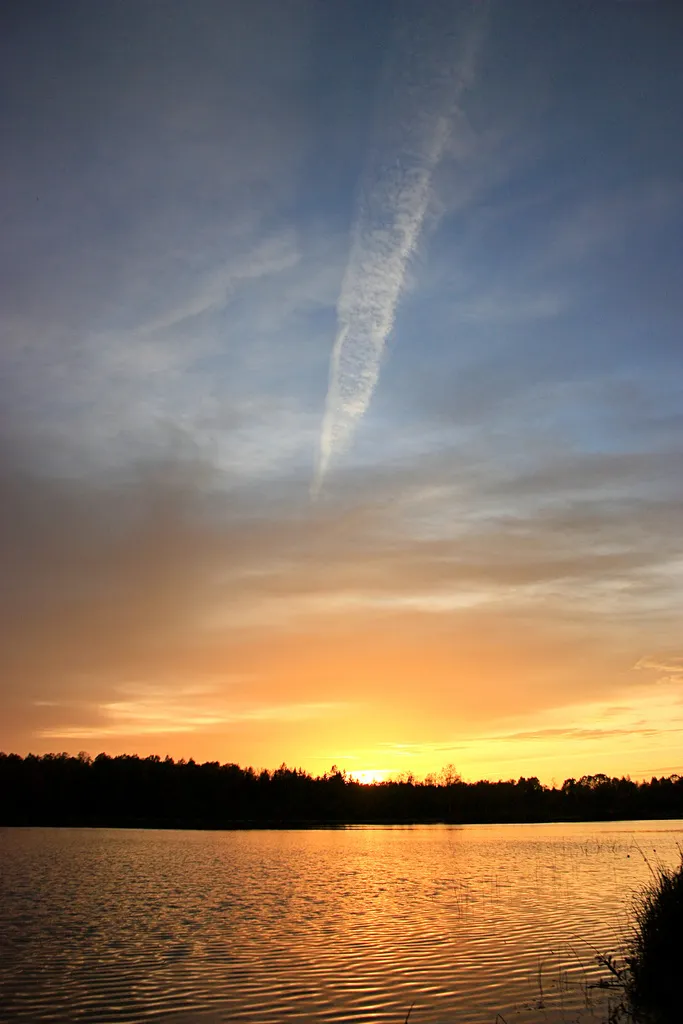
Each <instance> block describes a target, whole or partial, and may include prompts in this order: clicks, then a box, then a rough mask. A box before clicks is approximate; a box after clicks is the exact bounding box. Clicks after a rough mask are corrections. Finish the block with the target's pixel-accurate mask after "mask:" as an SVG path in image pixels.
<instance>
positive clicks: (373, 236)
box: [311, 0, 484, 497]
mask: <svg viewBox="0 0 683 1024" xmlns="http://www.w3.org/2000/svg"><path fill="white" fill-rule="evenodd" d="M397 7H398V8H399V11H403V12H405V13H407V14H408V17H407V18H401V20H400V23H399V27H398V31H397V32H396V33H395V36H394V38H393V40H392V47H391V51H390V55H389V59H388V61H387V64H386V67H385V73H384V76H383V81H382V85H381V86H380V95H379V103H378V107H377V112H376V121H375V126H376V131H375V144H374V146H373V150H372V152H371V155H370V160H369V162H368V166H367V168H366V172H365V174H364V176H363V179H362V181H361V186H360V192H359V201H358V204H357V209H356V216H355V221H354V226H353V232H352V240H351V251H350V254H349V260H348V263H347V267H346V272H345V274H344V279H343V282H342V287H341V292H340V295H339V300H338V302H337V332H336V337H335V342H334V347H333V350H332V355H331V359H330V371H329V384H328V391H327V400H326V404H325V415H324V418H323V425H322V431H321V436H320V448H319V452H318V461H317V466H316V472H315V476H314V479H313V483H312V486H311V493H312V495H313V497H316V496H317V495H318V494H319V492H320V488H321V486H322V484H323V481H324V479H325V476H326V474H327V471H328V469H329V466H330V462H331V460H332V458H333V456H334V455H336V454H338V453H340V452H342V451H343V450H344V449H345V448H346V447H347V445H348V443H349V441H350V439H351V436H352V434H353V432H354V430H355V428H356V426H357V424H358V423H359V421H360V419H361V418H362V416H363V414H364V413H365V411H366V409H367V408H368V405H369V404H370V399H371V398H372V394H373V392H374V390H375V386H376V384H377V380H378V377H379V370H380V363H381V359H382V353H383V351H384V346H385V344H386V341H387V338H388V337H389V335H390V333H391V330H392V328H393V325H394V319H395V315H396V307H397V305H398V302H399V299H400V296H401V290H402V288H403V283H404V278H405V273H406V268H407V265H408V261H409V260H410V257H411V256H412V254H413V253H414V252H415V248H416V246H417V243H418V241H419V238H420V232H421V230H422V224H423V221H424V218H425V214H426V212H427V209H428V206H429V202H430V199H431V193H432V175H433V172H434V169H435V167H436V165H437V164H438V162H439V160H440V158H441V156H442V154H443V151H444V147H445V146H446V143H447V141H448V137H449V134H450V132H451V124H452V121H453V118H454V115H455V114H456V112H457V111H458V107H459V101H460V97H461V95H462V92H463V90H464V89H465V88H466V87H467V86H468V85H469V84H470V82H471V81H472V78H473V69H474V59H475V55H476V51H477V49H478V45H479V41H480V38H481V26H482V21H481V18H480V17H477V19H476V22H474V23H473V22H471V21H470V23H469V24H468V25H467V27H466V29H465V30H464V32H463V34H462V35H461V44H460V47H458V46H457V44H456V43H454V29H458V28H459V26H458V25H457V24H456V25H453V21H454V20H455V19H454V12H456V13H457V11H458V10H460V12H461V13H462V11H463V9H464V10H465V11H467V9H468V7H469V5H455V4H454V3H453V2H452V0H450V2H446V3H444V4H441V3H436V4H426V3H423V2H420V3H419V4H418V3H417V2H412V0H410V2H408V3H407V4H406V3H398V4H397ZM476 7H477V11H480V10H483V7H484V5H483V4H481V5H476ZM472 10H474V7H471V8H470V12H471V11H472ZM458 51H459V52H458Z"/></svg>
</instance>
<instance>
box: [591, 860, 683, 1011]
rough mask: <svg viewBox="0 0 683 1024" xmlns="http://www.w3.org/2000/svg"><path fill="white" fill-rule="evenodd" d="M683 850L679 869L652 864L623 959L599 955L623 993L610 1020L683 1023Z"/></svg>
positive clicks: (637, 904) (635, 907) (637, 906)
mask: <svg viewBox="0 0 683 1024" xmlns="http://www.w3.org/2000/svg"><path fill="white" fill-rule="evenodd" d="M680 853H681V862H680V864H679V865H678V867H677V868H665V867H662V866H661V865H660V866H657V867H652V866H651V865H650V869H651V872H652V880H651V882H650V883H649V885H647V886H646V887H645V889H644V890H643V891H642V892H641V893H640V895H639V896H638V897H637V898H636V901H635V905H634V926H633V931H632V934H631V936H630V939H629V940H628V942H627V944H626V950H625V955H624V958H623V960H622V961H619V960H618V959H617V958H615V957H613V956H610V955H607V956H599V957H598V960H599V962H600V963H601V964H602V965H603V966H604V967H606V968H607V969H608V970H609V972H610V973H611V975H612V977H613V979H614V982H615V984H617V985H618V986H619V987H620V988H621V989H622V992H623V998H622V1000H621V1002H620V1004H619V1006H618V1007H617V1008H616V1009H615V1011H614V1012H613V1014H612V1016H611V1018H610V1024H619V1022H622V1021H623V1022H633V1024H683V850H681V851H680ZM648 863H649V862H648Z"/></svg>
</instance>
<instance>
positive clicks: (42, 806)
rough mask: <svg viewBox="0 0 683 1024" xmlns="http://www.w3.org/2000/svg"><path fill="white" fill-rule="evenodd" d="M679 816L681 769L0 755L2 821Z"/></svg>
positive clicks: (166, 823) (245, 822)
mask: <svg viewBox="0 0 683 1024" xmlns="http://www.w3.org/2000/svg"><path fill="white" fill-rule="evenodd" d="M638 818H683V778H681V777H679V776H678V775H671V776H668V777H661V778H656V777H653V778H652V779H651V780H650V781H645V782H634V781H632V780H631V779H630V778H628V777H625V778H610V777H609V776H607V775H603V774H598V775H584V776H583V777H581V778H580V779H567V780H566V781H565V782H564V783H563V784H562V785H561V786H550V787H548V786H544V785H542V784H541V783H540V782H539V780H538V779H537V778H520V779H518V780H516V781H515V780H512V779H510V780H506V781H502V780H501V781H498V782H490V781H480V782H464V781H463V780H462V779H461V778H460V776H459V775H458V773H457V772H456V771H455V770H454V769H453V768H452V766H449V767H448V768H446V769H443V770H442V771H441V772H440V773H438V774H437V775H435V776H427V778H426V779H425V780H423V781H420V780H416V779H415V778H414V777H413V776H412V775H410V774H405V773H404V774H403V775H402V776H400V777H398V778H396V779H392V780H388V781H385V782H375V783H372V784H364V783H360V782H358V781H357V780H355V779H353V778H352V777H351V776H349V775H347V773H346V772H344V771H342V770H340V769H338V768H337V767H336V765H333V766H332V768H331V769H330V771H328V772H325V773H324V774H323V775H319V776H312V775H310V774H309V773H307V772H305V771H303V770H301V769H298V768H289V767H287V766H286V765H284V764H283V765H281V766H280V767H279V768H277V769H276V770H274V771H267V770H262V771H255V770H254V769H253V768H241V767H240V766H239V765H237V764H219V762H218V761H207V762H204V763H203V764H198V763H196V762H195V761H194V760H192V759H190V760H189V761H185V760H179V761H174V760H173V759H172V758H171V757H166V758H165V759H163V760H162V758H161V757H159V756H158V755H151V756H149V757H144V758H142V757H139V756H137V755H135V754H132V755H131V754H121V755H117V756H115V757H112V756H109V755H107V754H104V753H101V754H98V755H97V757H95V758H91V757H90V756H89V755H88V754H85V753H80V754H78V755H77V756H75V757H74V756H70V755H69V754H66V753H60V754H44V755H42V756H37V755H34V754H28V755H27V756H26V757H21V756H20V755H18V754H5V753H0V825H55V826H98V827H149V828H235V827H281V826H290V827H291V826H300V827H306V826H316V825H344V824H362V823H386V824H390V823H393V824H408V823H426V822H447V823H456V824H466V823H467V824H469V823H493V822H496V823H498V822H501V823H503V822H535V821H598V820H616V819H638Z"/></svg>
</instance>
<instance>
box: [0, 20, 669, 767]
mask: <svg viewBox="0 0 683 1024" xmlns="http://www.w3.org/2000/svg"><path fill="white" fill-rule="evenodd" d="M0 38H1V40H2V41H1V43H0V51H1V52H0V77H1V79H2V81H1V86H0V93H1V95H2V106H1V111H2V113H1V115H0V117H1V122H0V123H1V126H2V136H3V141H4V146H3V157H2V161H1V163H0V209H1V211H2V230H1V231H0V329H1V334H2V341H1V348H0V389H1V390H0V559H1V579H2V590H1V597H0V602H1V603H0V615H1V630H2V632H1V635H0V698H1V700H2V707H1V708H0V749H2V750H5V751H8V752H9V751H16V752H18V753H21V754H25V753H27V752H28V751H33V752H35V753H43V752H46V751H61V750H66V751H71V752H73V753H75V752H77V751H79V750H86V751H89V752H90V753H91V754H93V755H95V754H96V753H98V752H99V751H101V750H106V751H107V752H109V753H121V752H137V753H140V754H142V755H147V754H150V753H159V754H161V755H162V756H163V755H165V754H167V753H168V754H171V755H172V756H174V757H187V758H189V757H194V758H195V759H196V760H205V759H212V760H213V759H216V760H220V761H235V762H238V763H240V764H242V765H248V764H252V765H254V766H256V767H269V768H273V767H276V766H277V765H279V764H280V763H281V762H283V761H285V762H287V763H288V764H290V765H293V766H302V767H303V768H305V769H307V770H309V771H312V772H313V773H315V774H317V773H319V772H323V771H325V770H326V769H329V767H330V765H331V764H333V763H336V764H338V765H339V766H340V767H343V768H345V769H346V770H348V771H349V772H356V773H361V772H369V773H375V774H376V776H377V777H382V775H383V774H384V775H391V774H396V773H398V772H404V771H412V772H414V773H415V774H416V775H418V776H423V775H424V774H425V773H427V772H430V771H434V770H438V769H439V768H440V767H441V766H443V765H445V764H447V763H449V762H451V763H453V764H455V766H456V767H457V769H458V770H459V771H460V772H461V773H462V775H463V776H464V777H465V778H481V777H491V778H499V777H502V778H508V777H517V776H519V775H537V776H539V777H540V778H541V779H542V781H544V782H550V781H551V779H553V778H554V779H556V780H557V781H559V782H561V781H562V779H564V778H565V777H567V776H580V775H583V774H586V773H590V774H594V773H597V772H606V773H608V774H622V773H630V774H631V775H632V776H633V777H641V776H649V775H651V774H670V773H671V772H673V771H681V772H683V630H682V628H681V626H682V620H683V504H682V502H683V338H682V336H681V326H682V324H683V287H682V286H681V281H682V278H683V273H682V272H683V133H682V132H681V109H682V105H683V61H682V60H681V53H682V52H683V5H681V4H677V3H667V2H657V0H651V2H619V0H602V2H600V3H589V2H579V0H538V2H532V0H515V2H512V0H497V2H495V0H491V2H488V3H486V2H474V0H471V2H465V0H462V2H460V0H450V2H449V0H372V2H368V0H327V2H321V0H230V2H229V3H228V2H223V0H219V2H216V3H212V2H204V0H193V2H192V3H190V2H185V0H182V2H174V0H159V2H157V0H117V2H101V3H94V2H92V0H82V2H75V0H64V2H60V3H54V2H44V3H42V2H33V0H23V2H22V3H17V4H14V5H8V6H6V7H5V9H4V12H3V15H2V30H1V31H0Z"/></svg>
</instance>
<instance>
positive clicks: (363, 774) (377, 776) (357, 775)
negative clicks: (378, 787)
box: [348, 768, 392, 786]
mask: <svg viewBox="0 0 683 1024" xmlns="http://www.w3.org/2000/svg"><path fill="white" fill-rule="evenodd" d="M348 774H349V777H350V778H352V779H355V780H356V782H362V783H363V785H364V786H369V785H371V784H372V783H373V782H384V781H385V780H386V779H387V778H389V777H390V776H391V775H392V772H391V771H390V770H389V769H388V768H354V769H353V771H350V772H349V773H348Z"/></svg>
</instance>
